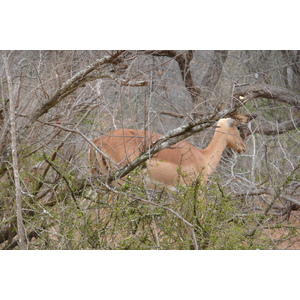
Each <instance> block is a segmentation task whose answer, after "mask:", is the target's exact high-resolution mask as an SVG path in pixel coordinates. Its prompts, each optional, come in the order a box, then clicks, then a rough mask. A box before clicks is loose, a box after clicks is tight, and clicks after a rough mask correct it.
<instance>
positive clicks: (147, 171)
mask: <svg viewBox="0 0 300 300" xmlns="http://www.w3.org/2000/svg"><path fill="white" fill-rule="evenodd" d="M236 119H238V120H239V122H238V121H237V120H236ZM236 119H232V118H224V119H220V120H219V121H218V123H217V126H216V129H215V133H214V136H213V138H212V140H211V142H210V143H209V145H208V146H207V148H206V149H203V150H201V149H198V148H197V147H195V146H193V145H192V144H191V143H189V142H187V141H185V140H184V141H181V142H179V143H177V144H175V145H173V146H172V147H171V148H167V149H164V150H161V151H160V152H158V153H156V154H154V155H153V156H152V157H151V158H149V159H148V160H147V161H146V164H145V165H143V167H142V171H143V174H144V175H145V179H146V184H147V187H148V188H152V189H153V188H154V189H155V188H157V187H158V186H161V185H165V186H167V187H168V188H169V189H171V190H174V189H175V186H176V185H177V184H182V185H189V184H191V183H192V182H193V181H194V180H196V179H199V180H200V181H201V184H202V185H206V183H207V180H208V177H209V175H211V174H212V173H213V172H214V171H215V169H216V168H217V166H218V164H219V162H220V159H221V156H222V153H223V151H224V149H225V148H226V147H228V148H231V149H233V150H235V151H236V152H238V153H242V152H245V150H246V146H245V144H244V142H243V140H242V138H241V136H240V132H239V129H238V126H239V125H241V124H245V123H247V122H249V121H250V120H251V119H252V117H251V116H249V115H239V118H236ZM159 137H161V135H160V134H158V133H155V132H151V131H145V130H134V129H117V130H114V131H111V132H109V133H107V134H105V135H103V136H100V137H98V138H96V139H94V140H93V143H94V144H95V145H96V146H97V147H98V148H99V150H100V151H99V152H100V153H101V154H100V153H99V152H98V151H96V150H95V149H94V148H93V147H91V149H90V162H91V165H92V174H95V173H100V174H108V173H109V171H111V170H116V169H118V168H120V167H121V166H123V165H125V164H126V163H129V162H131V161H133V160H134V159H135V158H137V157H138V156H139V154H140V153H141V152H143V151H145V150H147V148H148V147H149V146H150V145H151V143H153V142H154V141H156V140H157V139H158V138H159Z"/></svg>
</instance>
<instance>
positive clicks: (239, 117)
mask: <svg viewBox="0 0 300 300" xmlns="http://www.w3.org/2000/svg"><path fill="white" fill-rule="evenodd" d="M256 117H257V115H250V114H245V115H241V114H236V115H235V116H234V119H235V120H237V121H238V122H239V123H240V124H246V123H248V122H250V121H251V120H253V119H255V118H256Z"/></svg>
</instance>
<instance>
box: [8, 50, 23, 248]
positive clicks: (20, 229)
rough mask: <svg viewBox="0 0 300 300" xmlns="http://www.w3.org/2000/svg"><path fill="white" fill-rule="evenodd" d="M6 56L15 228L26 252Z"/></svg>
mask: <svg viewBox="0 0 300 300" xmlns="http://www.w3.org/2000/svg"><path fill="white" fill-rule="evenodd" d="M7 56H8V54H7V53H5V52H3V53H2V57H3V61H4V65H5V72H6V78H7V84H8V93H9V119H10V134H11V150H12V166H13V171H14V181H15V195H16V198H15V203H16V215H17V227H18V240H19V246H20V249H21V250H26V249H27V247H26V240H25V228H24V224H23V218H22V194H21V184H20V176H19V166H18V152H17V138H16V115H15V102H16V99H15V94H14V93H13V86H12V80H11V76H10V70H9V65H8V60H7Z"/></svg>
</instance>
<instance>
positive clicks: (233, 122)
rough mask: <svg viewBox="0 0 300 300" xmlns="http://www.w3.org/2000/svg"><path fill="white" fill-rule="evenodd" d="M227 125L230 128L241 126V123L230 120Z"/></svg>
mask: <svg viewBox="0 0 300 300" xmlns="http://www.w3.org/2000/svg"><path fill="white" fill-rule="evenodd" d="M227 125H228V127H237V126H238V125H239V123H238V122H237V121H236V120H234V119H228V123H227Z"/></svg>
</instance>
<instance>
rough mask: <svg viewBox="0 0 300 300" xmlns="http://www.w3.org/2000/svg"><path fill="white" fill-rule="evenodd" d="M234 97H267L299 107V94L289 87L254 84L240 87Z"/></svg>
mask: <svg viewBox="0 0 300 300" xmlns="http://www.w3.org/2000/svg"><path fill="white" fill-rule="evenodd" d="M234 97H235V98H236V99H240V97H243V98H247V99H248V98H249V99H253V98H267V99H273V100H275V101H280V102H285V103H287V104H289V105H292V106H295V107H300V95H299V94H298V93H295V92H293V91H291V90H289V89H286V88H283V87H278V86H274V85H268V84H264V85H262V84H256V85H251V86H245V87H242V88H240V89H239V90H238V91H237V92H236V93H235V94H234Z"/></svg>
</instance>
